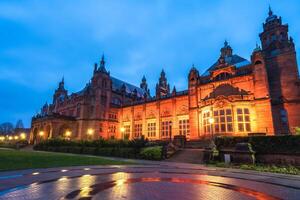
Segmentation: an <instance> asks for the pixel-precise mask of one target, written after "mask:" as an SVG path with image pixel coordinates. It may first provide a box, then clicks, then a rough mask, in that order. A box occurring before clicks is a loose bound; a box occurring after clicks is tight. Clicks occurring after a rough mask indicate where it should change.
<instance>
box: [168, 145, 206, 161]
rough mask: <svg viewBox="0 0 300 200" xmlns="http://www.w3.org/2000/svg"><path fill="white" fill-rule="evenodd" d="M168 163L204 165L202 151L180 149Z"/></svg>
mask: <svg viewBox="0 0 300 200" xmlns="http://www.w3.org/2000/svg"><path fill="white" fill-rule="evenodd" d="M166 161H169V162H180V163H195V164H201V163H203V150H202V149H180V150H178V151H177V152H176V153H175V154H174V155H173V156H172V157H171V158H168V159H167V160H166Z"/></svg>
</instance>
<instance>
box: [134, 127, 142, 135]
mask: <svg viewBox="0 0 300 200" xmlns="http://www.w3.org/2000/svg"><path fill="white" fill-rule="evenodd" d="M142 128H143V126H142V124H135V125H134V137H136V138H139V137H141V136H142V130H143V129H142Z"/></svg>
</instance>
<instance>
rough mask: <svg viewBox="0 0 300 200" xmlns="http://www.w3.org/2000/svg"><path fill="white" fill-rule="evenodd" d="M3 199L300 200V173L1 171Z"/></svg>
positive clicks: (161, 166) (176, 166)
mask: <svg viewBox="0 0 300 200" xmlns="http://www.w3.org/2000/svg"><path fill="white" fill-rule="evenodd" d="M0 199H1V200H2V199H5V200H9V199H22V200H25V199H30V200H32V199H113V200H119V199H122V200H124V199H130V200H131V199H138V200H148V199H149V200H150V199H151V200H153V199H172V200H177V199H178V200H184V199H187V200H191V199H205V200H208V199H300V176H292V175H282V174H272V173H259V172H254V171H243V170H235V169H222V168H210V167H209V168H208V167H205V166H202V165H194V164H183V163H169V162H141V163H140V164H138V165H127V166H81V167H66V168H52V169H39V170H21V171H12V172H1V173H0Z"/></svg>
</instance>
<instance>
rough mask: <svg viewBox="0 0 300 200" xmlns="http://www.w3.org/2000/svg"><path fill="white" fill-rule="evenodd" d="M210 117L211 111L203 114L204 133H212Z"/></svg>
mask: <svg viewBox="0 0 300 200" xmlns="http://www.w3.org/2000/svg"><path fill="white" fill-rule="evenodd" d="M210 116H211V115H210V112H209V111H207V112H204V113H203V127H204V133H210V126H211V124H210V123H209V119H210Z"/></svg>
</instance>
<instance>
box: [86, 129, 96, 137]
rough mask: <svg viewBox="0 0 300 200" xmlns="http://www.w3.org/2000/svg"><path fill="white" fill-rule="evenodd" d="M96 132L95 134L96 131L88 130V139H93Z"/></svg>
mask: <svg viewBox="0 0 300 200" xmlns="http://www.w3.org/2000/svg"><path fill="white" fill-rule="evenodd" d="M94 132H95V130H94V129H92V128H89V129H88V130H87V135H88V137H92V136H93V135H94Z"/></svg>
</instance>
